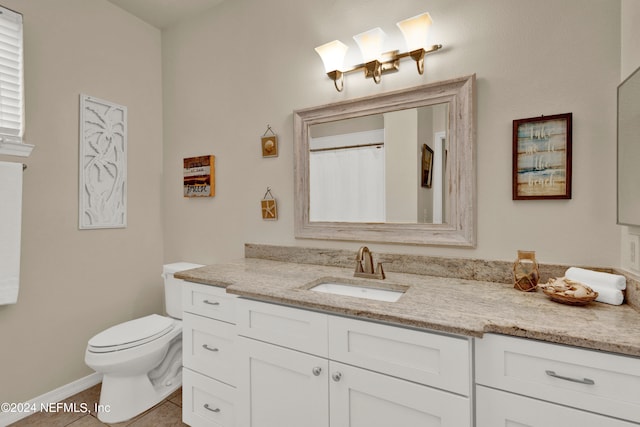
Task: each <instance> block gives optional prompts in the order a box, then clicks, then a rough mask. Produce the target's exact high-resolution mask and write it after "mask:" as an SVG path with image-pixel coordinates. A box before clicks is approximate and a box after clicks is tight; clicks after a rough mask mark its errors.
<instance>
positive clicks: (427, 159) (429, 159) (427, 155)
mask: <svg viewBox="0 0 640 427" xmlns="http://www.w3.org/2000/svg"><path fill="white" fill-rule="evenodd" d="M432 175H433V150H432V149H431V148H429V146H428V145H427V144H422V175H421V181H422V182H421V185H422V186H423V187H426V188H431V178H432Z"/></svg>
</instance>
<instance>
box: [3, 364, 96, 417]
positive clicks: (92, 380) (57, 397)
mask: <svg viewBox="0 0 640 427" xmlns="http://www.w3.org/2000/svg"><path fill="white" fill-rule="evenodd" d="M101 381H102V374H99V373H97V372H94V373H93V374H91V375H87V376H86V377H84V378H80V379H79V380H76V381H73V382H71V383H69V384H66V385H63V386H62V387H58V388H57V389H55V390H52V391H50V392H47V393H45V394H43V395H41V396H38V397H36V398H34V399H31V400H29V401H28V402H22V403H26V404H27V406H28V407H35V408H40V407H41V406H44V405H46V404H48V403H57V402H61V401H63V400H65V399H66V398H68V397H71V396H73V395H74V394H78V393H80V392H81V391H84V390H86V389H88V388H90V387H93V386H94V385H96V384H98V383H99V382H101ZM13 403H18V402H13ZM32 414H33V412H0V426H7V425H9V424H11V423H15V422H16V421H20V420H21V419H23V418H26V417H28V416H29V415H32Z"/></svg>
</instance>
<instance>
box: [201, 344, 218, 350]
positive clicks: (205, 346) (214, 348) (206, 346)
mask: <svg viewBox="0 0 640 427" xmlns="http://www.w3.org/2000/svg"><path fill="white" fill-rule="evenodd" d="M202 348H204V349H205V350H209V351H220V350H219V349H218V348H217V347H209V345H207V344H202Z"/></svg>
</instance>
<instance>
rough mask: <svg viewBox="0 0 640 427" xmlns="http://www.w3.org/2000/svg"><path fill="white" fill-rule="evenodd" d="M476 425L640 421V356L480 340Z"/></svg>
mask: <svg viewBox="0 0 640 427" xmlns="http://www.w3.org/2000/svg"><path fill="white" fill-rule="evenodd" d="M475 343H476V356H475V360H476V384H477V385H476V426H477V427H495V426H498V425H505V426H506V425H514V426H532V427H573V426H575V427H623V426H628V427H631V426H637V425H640V359H638V358H634V357H626V356H621V355H614V354H610V353H604V352H599V351H593V350H585V349H579V348H575V347H568V346H564V345H559V344H551V343H546V342H539V341H534V340H529V339H522V338H514V337H508V336H502V335H493V334H487V335H485V336H484V337H483V338H482V339H476V340H475Z"/></svg>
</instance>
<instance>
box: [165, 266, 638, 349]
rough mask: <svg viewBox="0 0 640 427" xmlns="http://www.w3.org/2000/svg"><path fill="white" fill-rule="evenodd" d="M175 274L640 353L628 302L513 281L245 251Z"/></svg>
mask: <svg viewBox="0 0 640 427" xmlns="http://www.w3.org/2000/svg"><path fill="white" fill-rule="evenodd" d="M175 276H176V277H177V278H180V279H184V280H187V281H190V282H197V283H202V284H207V285H212V286H218V287H224V288H226V290H227V292H229V293H232V294H237V295H239V296H243V297H247V298H252V299H258V300H261V301H267V302H275V303H280V304H286V305H291V306H296V307H302V308H307V309H312V310H320V311H325V312H329V313H334V314H342V315H347V316H355V317H359V318H363V319H371V320H377V321H383V322H388V323H393V324H398V325H403V326H409V327H414V328H421V329H430V330H434V331H441V332H447V333H452V334H458V335H465V336H471V337H482V336H483V334H484V333H490V332H491V333H499V334H505V335H511V336H517V337H526V338H533V339H538V340H543V341H549V342H554V343H561V344H567V345H573V346H578V347H584V348H590V349H595V350H602V351H609V352H614V353H621V354H626V355H631V356H637V357H640V312H638V311H636V310H635V309H634V308H633V307H631V306H629V305H626V304H624V305H621V306H612V305H608V304H603V303H597V302H594V303H591V304H588V305H586V306H569V305H563V304H558V303H555V302H553V301H551V300H549V298H548V297H547V296H546V295H544V294H543V293H542V292H540V291H538V292H534V293H526V292H520V291H517V290H515V289H514V288H513V285H510V284H501V283H493V282H483V281H475V280H465V279H455V278H442V277H434V276H423V275H417V274H404V273H395V272H389V273H387V274H386V276H387V278H386V279H385V280H371V279H358V278H354V277H353V269H348V268H341V267H329V266H320V265H311V264H298V263H289V262H280V261H270V260H264V259H253V258H243V259H240V260H237V261H232V262H227V263H221V264H213V265H209V266H206V267H201V268H196V269H193V270H187V271H183V272H180V273H177V274H176V275H175ZM321 278H335V279H340V280H341V281H345V282H353V283H362V284H363V285H367V286H374V287H375V286H383V287H389V286H391V287H406V288H407V290H406V292H405V294H404V295H403V296H402V297H401V298H400V299H399V300H398V301H397V302H383V301H375V300H369V299H364V298H354V297H347V296H339V295H332V294H326V293H320V292H315V291H310V290H309V288H310V287H312V286H313V285H314V284H315V283H318V279H321Z"/></svg>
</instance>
